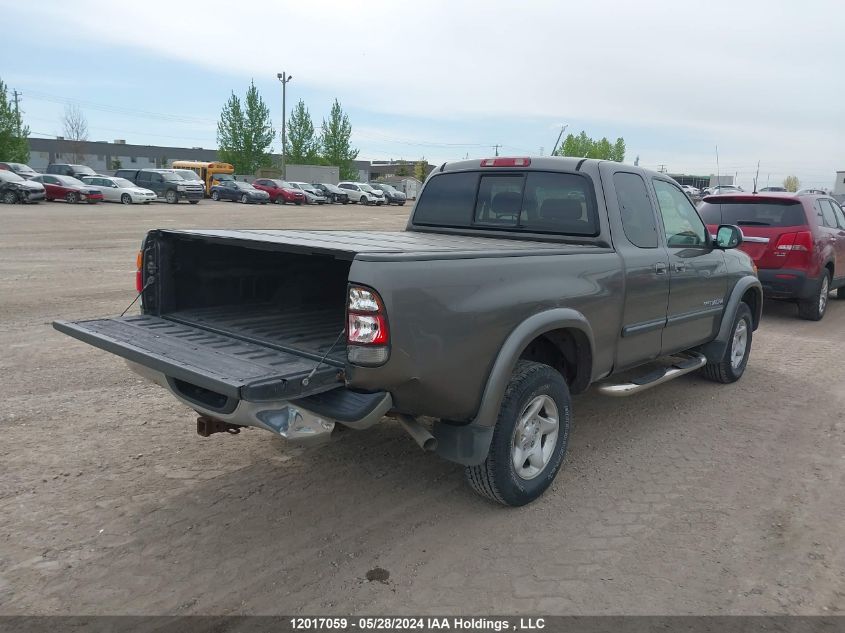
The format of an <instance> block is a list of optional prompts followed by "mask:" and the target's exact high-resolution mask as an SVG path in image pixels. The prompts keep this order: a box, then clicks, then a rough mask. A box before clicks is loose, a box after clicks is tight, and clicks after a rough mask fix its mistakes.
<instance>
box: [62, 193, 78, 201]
mask: <svg viewBox="0 0 845 633" xmlns="http://www.w3.org/2000/svg"><path fill="white" fill-rule="evenodd" d="M65 200H67V202H68V204H76V203H77V202H79V194H78V193H76V192H75V191H68V192H67V195H66V196H65Z"/></svg>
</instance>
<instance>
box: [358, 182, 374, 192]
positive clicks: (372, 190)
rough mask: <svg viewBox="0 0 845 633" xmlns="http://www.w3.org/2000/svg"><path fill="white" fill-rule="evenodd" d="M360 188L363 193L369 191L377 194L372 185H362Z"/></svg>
mask: <svg viewBox="0 0 845 633" xmlns="http://www.w3.org/2000/svg"><path fill="white" fill-rule="evenodd" d="M358 186H359V187H360V188H361V190H362V191H369V192H370V193H375V189H373V188H372V187H370V185H368V184H367V183H361V184H360V185H358Z"/></svg>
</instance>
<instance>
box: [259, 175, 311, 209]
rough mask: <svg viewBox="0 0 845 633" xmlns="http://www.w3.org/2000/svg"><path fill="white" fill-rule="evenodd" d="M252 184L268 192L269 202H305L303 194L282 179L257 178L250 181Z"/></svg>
mask: <svg viewBox="0 0 845 633" xmlns="http://www.w3.org/2000/svg"><path fill="white" fill-rule="evenodd" d="M252 186H253V187H255V188H256V189H260V190H261V191H266V192H267V193H269V194H270V202H275V203H276V204H285V203H286V202H293V203H294V204H305V194H304V193H302V191H300V190H299V189H297V188H296V187H294V186H293V185H291V184H289V183H287V182H285V181H284V180H274V179H271V178H258V179H257V180H253V181H252Z"/></svg>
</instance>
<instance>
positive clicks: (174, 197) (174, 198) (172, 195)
mask: <svg viewBox="0 0 845 633" xmlns="http://www.w3.org/2000/svg"><path fill="white" fill-rule="evenodd" d="M164 199H165V200H167V204H176V203H177V202H179V194H178V193H176V192H175V191H174V190H173V189H169V190H168V191H167V193H165V194H164Z"/></svg>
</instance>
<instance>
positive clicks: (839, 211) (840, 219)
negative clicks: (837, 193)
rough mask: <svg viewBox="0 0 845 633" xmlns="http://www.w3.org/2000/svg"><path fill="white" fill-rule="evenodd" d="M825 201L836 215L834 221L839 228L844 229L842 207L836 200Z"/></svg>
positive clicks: (844, 216)
mask: <svg viewBox="0 0 845 633" xmlns="http://www.w3.org/2000/svg"><path fill="white" fill-rule="evenodd" d="M827 202H828V204H829V205H830V206H831V207H833V215H835V216H836V223H837V224H838V225H839V228H840V229H845V213H843V212H842V207H840V206H839V203H837V202H831V201H830V200H828V201H827Z"/></svg>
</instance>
